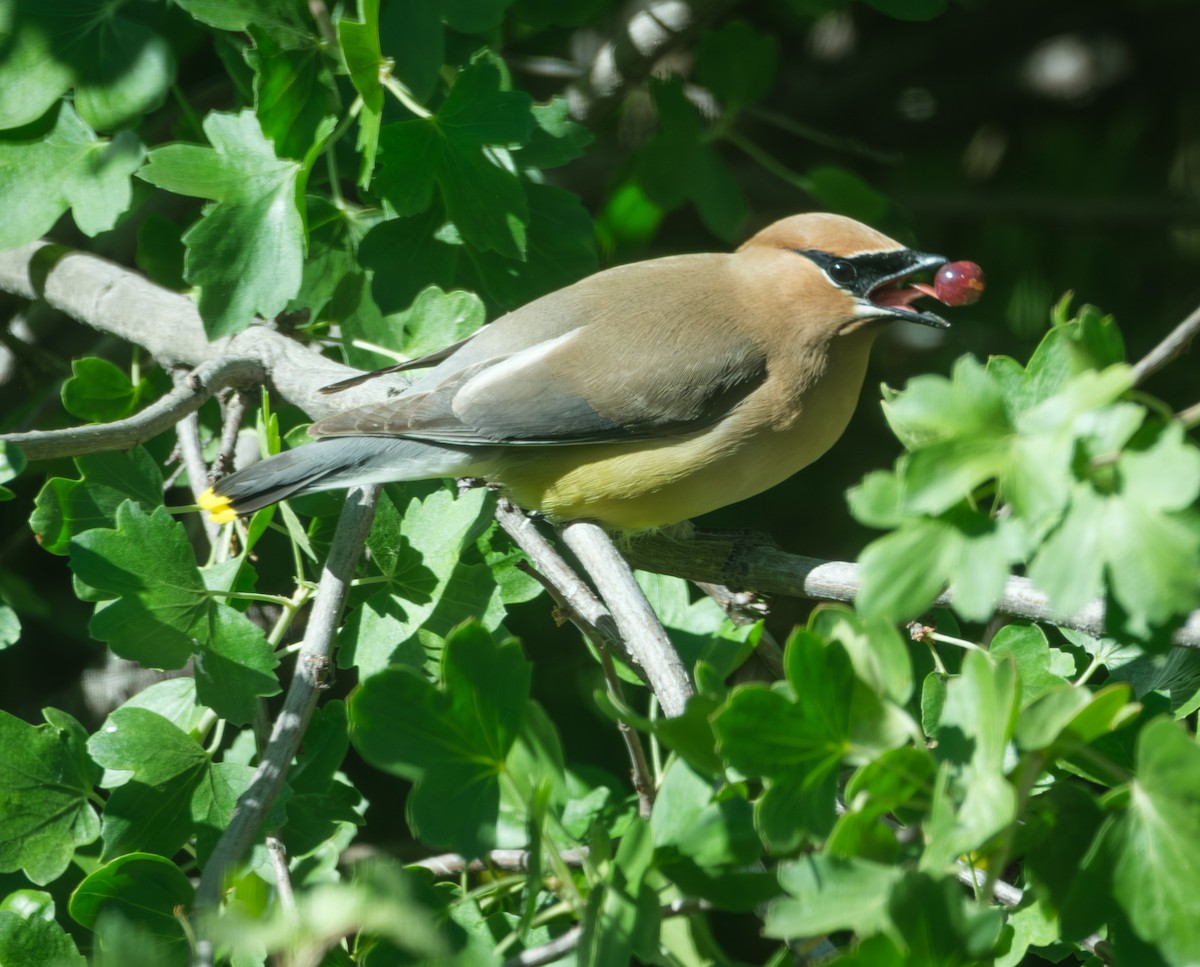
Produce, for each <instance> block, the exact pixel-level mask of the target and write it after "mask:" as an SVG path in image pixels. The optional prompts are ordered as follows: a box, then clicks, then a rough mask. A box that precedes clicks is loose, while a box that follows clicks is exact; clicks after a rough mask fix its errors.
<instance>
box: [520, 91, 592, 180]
mask: <svg viewBox="0 0 1200 967" xmlns="http://www.w3.org/2000/svg"><path fill="white" fill-rule="evenodd" d="M532 110H533V120H534V123H535V125H536V126H535V127H534V129H533V132H532V133H531V135H530V137H529V141H528V143H527V144H525V145H522V147H521V148H520V150H519V151H517V152H516V154H515V158H516V160H517V164H519V165H521V166H523V167H526V168H536V169H538V170H542V169H545V168H558V167H560V166H561V165H565V164H569V163H570V162H572V161H575V160H576V159H577V158H580V157H582V156H583V153H584V148H586V147H587V146H588V145H589V144H591V143H592V141H593V138H594V136H593V135H592V132H591V131H589V130H588V129H587V128H585V127H584V126H583V125H582V124H577V123H576V122H575V121H572V120H571V117H570V107H569V106H568V104H567V99H566V98H565V97H552V98H551V99H550V100H549V101H547V102H546V103H545V104H535V105H533V108H532Z"/></svg>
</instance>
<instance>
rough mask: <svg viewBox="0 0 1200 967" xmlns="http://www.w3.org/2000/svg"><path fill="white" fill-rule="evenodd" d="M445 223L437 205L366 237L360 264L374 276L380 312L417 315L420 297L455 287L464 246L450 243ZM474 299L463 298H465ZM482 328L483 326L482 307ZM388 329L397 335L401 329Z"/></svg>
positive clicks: (393, 221) (391, 222)
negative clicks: (403, 312) (402, 312)
mask: <svg viewBox="0 0 1200 967" xmlns="http://www.w3.org/2000/svg"><path fill="white" fill-rule="evenodd" d="M444 222H445V218H444V217H443V216H442V214H441V210H440V207H439V206H437V205H434V206H433V207H431V208H430V209H429V210H428V211H426V212H424V213H422V214H420V215H417V216H416V217H413V218H392V219H389V220H387V221H385V222H380V223H379V224H377V225H375V226H374V227H373V228H372V229H371V230H370V231H369V232H367V234H366V235H365V236H364V237H363V240H362V244H361V245H360V246H359V250H358V260H359V262H361V263H362V266H363V267H364V268H367V269H372V270H373V273H372V278H371V295H372V296H374V298H375V302H376V303H377V304H378V308H379V311H380V312H382V313H385V314H386V313H393V312H399V311H401V310H404V309H409V310H410V313H412V314H415V310H416V307H415V306H414V305H413V300H414V299H415V298H417V294H418V293H419V292H422V291H425V290H428V289H430V288H433V289H435V290H437V291H439V292H440V291H441V289H440V288H438V287H439V286H440V287H445V288H448V287H449V286H450V284H451V283H452V282H453V280H454V274H455V268H456V266H457V265H458V262H459V254H460V252H461V251H462V245H461V244H455V245H451V244H449V243H448V242H447V241H445V238H444V235H443V234H442V233H441V232H440V229H441V228H442V227H443V225H444ZM469 295H470V294H469V293H465V292H464V293H462V296H464V297H465V296H469ZM410 307H411V309H410ZM418 318H419V317H418ZM479 322H480V324H481V325H482V323H483V315H482V306H481V307H480V319H479ZM388 329H389V331H392V332H395V331H398V330H399V327H396V326H390V327H388ZM382 345H385V346H387V345H391V343H390V342H384V343H382ZM441 345H442V346H445V345H449V343H441Z"/></svg>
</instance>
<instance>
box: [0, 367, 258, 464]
mask: <svg viewBox="0 0 1200 967" xmlns="http://www.w3.org/2000/svg"><path fill="white" fill-rule="evenodd" d="M264 378H265V372H264V370H263V367H262V364H261V363H260V362H259V361H258V360H255V359H246V358H241V357H236V356H224V357H221V358H218V359H212V360H209V361H208V362H206V363H204V364H202V365H201V366H200V367H198V368H197V369H196V370H195V371H194V372H192V373H191V374H190V375H188V376H187V377H185V378H184V379H181V380H179V381H177V383H176V386H175V388H174V389H173V390H172V391H171V392H170V393H168V394H167V395H166V396H164V397H162V399H160V400H157V401H156V402H154V403H151V404H150V405H149V406H147V407H146V408H145V409H144V410H142V411H141V412H140V413H136V414H134V415H133V416H130V417H127V418H126V419H124V420H116V421H115V422H113V423H94V424H91V425H89V426H74V427H68V428H67V429H65V430H30V431H29V432H27V433H3V434H0V441H3V442H5V443H15V444H16V445H17V446H19V447H20V448H21V452H22V453H24V454H25V456H26V458H27V459H29V460H48V459H51V458H53V457H67V456H70V457H78V456H82V455H83V454H86V453H102V452H104V451H106V450H128V449H129V448H130V447H135V446H137V445H138V444H139V443H143V442H145V441H146V440H149V439H151V438H153V437H156V436H158V434H160V433H165V432H166V431H167V430H169V429H170V428H171V427H173V426H174V425H175V424H176V423H178V422H179V421H180V420H182V419H183V418H184V417H185V416H187V415H188V414H189V413H195V412H196V410H198V409H200V407H201V406H203V405H204V403H205V401H207V400H208V398H209V397H210V396H212V395H213V394H214V393H216V392H217V391H218V390H222V389H224V388H225V387H226V386H231V385H234V384H245V383H253V382H261V381H262V380H263V379H264ZM189 473H190V469H189ZM200 479H201V480H203V479H204V478H203V477H201V478H200Z"/></svg>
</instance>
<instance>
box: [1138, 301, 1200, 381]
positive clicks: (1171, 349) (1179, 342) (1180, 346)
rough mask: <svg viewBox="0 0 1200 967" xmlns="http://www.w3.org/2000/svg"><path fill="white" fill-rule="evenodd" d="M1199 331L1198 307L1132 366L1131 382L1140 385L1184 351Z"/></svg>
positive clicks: (1199, 311)
mask: <svg viewBox="0 0 1200 967" xmlns="http://www.w3.org/2000/svg"><path fill="white" fill-rule="evenodd" d="M1198 332H1200V308H1196V309H1193V310H1192V312H1191V313H1190V314H1189V315H1188V317H1187V318H1186V319H1184V320H1183V322H1181V323H1180V324H1179V325H1178V326H1176V327H1175V328H1174V329H1172V330H1171V331H1170V332H1169V333H1167V336H1166V338H1164V339H1163V341H1162V342H1160V343H1159V344H1158V345H1157V346H1155V347H1154V348H1153V349H1151V350H1150V352H1148V353H1147V354H1146V355H1145V356H1143V357H1142V358H1141V359H1140V360H1138V362H1137V363H1136V364H1135V365H1134V367H1133V384H1134V385H1135V386H1140V385H1141V384H1142V383H1144V382H1145V381H1146V380H1147V379H1149V378H1150V377H1151V376H1153V375H1154V374H1155V373H1157V372H1158V371H1159V370H1160V369H1162V368H1163V367H1164V366H1166V365H1167V363H1169V362H1171V360H1173V359H1175V357H1177V356H1179V355H1180V354H1181V353H1183V352H1185V351H1186V350H1187V348H1188V346H1189V345H1190V344H1191V342H1192V340H1193V339H1194V338H1195V336H1196V333H1198Z"/></svg>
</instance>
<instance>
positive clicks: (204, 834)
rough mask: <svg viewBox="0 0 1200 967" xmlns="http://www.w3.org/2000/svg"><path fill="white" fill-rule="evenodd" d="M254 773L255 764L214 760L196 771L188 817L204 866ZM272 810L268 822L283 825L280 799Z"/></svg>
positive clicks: (181, 785) (179, 783)
mask: <svg viewBox="0 0 1200 967" xmlns="http://www.w3.org/2000/svg"><path fill="white" fill-rule="evenodd" d="M254 773H255V769H254V767H253V766H247V765H242V764H241V763H240V762H214V763H212V764H211V765H210V766H209V767H208V768H207V769H204V770H202V771H198V772H197V773H196V775H195V782H194V783H193V784H191V786H190V788H191V794H192V795H191V801H190V816H189V817H188V818H190V819H191V823H192V829H194V830H195V834H196V859H197V860H199V862H200V865H201V866H203V865H204V864H205V863H207V862H208V859H209V857H210V856H212V851H213V849H214V848H215V847H216V845H217V841H218V840H220V838H221V834H222V833H224V832H225V830H226V829H227V828H228V827H229V822H230V820H231V819H232V818H233V811H234V808H235V807H236V806H237V802H238V798H239V797H240V796H241V795H242V793H244V792H245V791H246V790H247V789H249V788H250V782H251V781H252V780H253V779H254ZM188 779H190V776H188V777H186V778H185V779H184V781H183V782H178V780H176V782H177V783H178V785H179V786H180V791H183V789H184V788H186V787H187V786H188V785H189V783H188ZM121 788H125V787H124V786H122V787H121ZM117 791H118V792H119V791H120V790H117ZM115 795H116V793H114V796H115ZM281 798H282V797H281ZM289 802H290V800H289ZM272 813H273V815H272V816H271V818H270V819H268V822H270V823H271V824H272V825H273V826H277V825H280V818H281V817H282V814H283V807H282V803H281V802H280V801H278V800H277V801H276V803H275V808H274V809H273V810H272ZM181 818H182V817H181ZM289 847H290V849H289V852H290V853H291V855H293V856H296V855H300V851H298V850H296V849H295V845H294V844H292V843H289Z"/></svg>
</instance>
